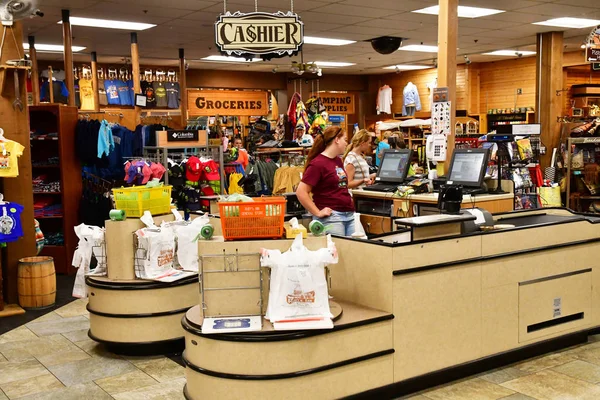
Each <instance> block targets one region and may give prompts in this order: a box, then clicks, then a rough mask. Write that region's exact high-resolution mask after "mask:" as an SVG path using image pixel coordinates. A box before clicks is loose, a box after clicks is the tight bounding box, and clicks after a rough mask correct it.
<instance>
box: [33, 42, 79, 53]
mask: <svg viewBox="0 0 600 400" xmlns="http://www.w3.org/2000/svg"><path fill="white" fill-rule="evenodd" d="M23 48H24V49H25V50H29V43H23ZM35 49H36V50H39V51H57V52H62V51H63V50H64V49H65V47H64V46H63V45H62V44H39V43H36V44H35ZM71 49H72V50H73V53H77V52H78V51H82V50H85V47H83V46H71Z"/></svg>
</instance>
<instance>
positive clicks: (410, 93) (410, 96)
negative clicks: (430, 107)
mask: <svg viewBox="0 0 600 400" xmlns="http://www.w3.org/2000/svg"><path fill="white" fill-rule="evenodd" d="M402 94H403V101H402V115H406V114H407V113H406V106H407V105H409V104H414V105H415V108H416V110H417V111H420V110H421V99H420V98H419V90H418V89H417V87H416V86H415V84H414V83H412V82H408V84H407V85H406V86H405V87H404V91H403V93H402Z"/></svg>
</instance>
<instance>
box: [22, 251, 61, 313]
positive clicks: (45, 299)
mask: <svg viewBox="0 0 600 400" xmlns="http://www.w3.org/2000/svg"><path fill="white" fill-rule="evenodd" d="M18 284H19V285H18V286H19V289H18V291H19V304H20V305H21V307H23V308H25V309H41V308H48V307H52V306H53V305H54V302H55V301H56V273H55V271H54V260H53V259H52V257H41V256H40V257H25V258H21V259H20V260H19V281H18Z"/></svg>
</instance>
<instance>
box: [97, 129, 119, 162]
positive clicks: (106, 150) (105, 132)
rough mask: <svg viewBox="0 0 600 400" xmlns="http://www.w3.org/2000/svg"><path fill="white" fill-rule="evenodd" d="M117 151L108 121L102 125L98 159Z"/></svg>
mask: <svg viewBox="0 0 600 400" xmlns="http://www.w3.org/2000/svg"><path fill="white" fill-rule="evenodd" d="M114 149H115V140H114V138H113V134H112V129H111V127H110V125H109V124H108V122H106V120H103V121H102V123H101V124H100V131H99V132H98V158H102V156H103V155H106V156H108V155H110V152H111V151H113V150H114Z"/></svg>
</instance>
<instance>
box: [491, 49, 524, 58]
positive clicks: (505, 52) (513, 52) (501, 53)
mask: <svg viewBox="0 0 600 400" xmlns="http://www.w3.org/2000/svg"><path fill="white" fill-rule="evenodd" d="M519 54H520V55H523V56H532V55H534V54H535V51H525V50H496V51H492V52H490V53H483V55H484V56H506V57H518V56H519Z"/></svg>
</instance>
